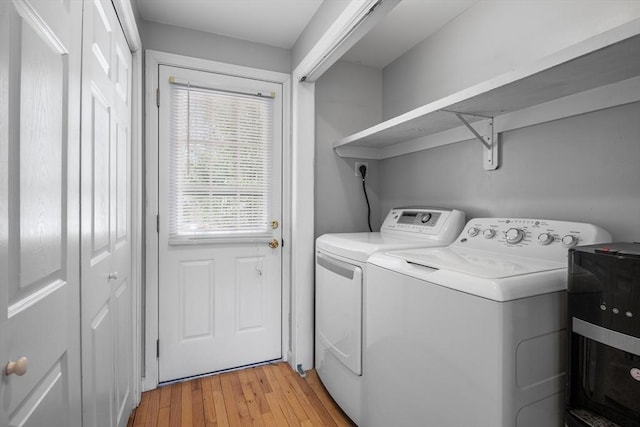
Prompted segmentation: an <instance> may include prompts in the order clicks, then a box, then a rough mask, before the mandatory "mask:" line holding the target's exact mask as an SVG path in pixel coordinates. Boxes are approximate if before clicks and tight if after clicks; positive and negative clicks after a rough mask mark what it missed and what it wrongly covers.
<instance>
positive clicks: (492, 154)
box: [450, 111, 500, 170]
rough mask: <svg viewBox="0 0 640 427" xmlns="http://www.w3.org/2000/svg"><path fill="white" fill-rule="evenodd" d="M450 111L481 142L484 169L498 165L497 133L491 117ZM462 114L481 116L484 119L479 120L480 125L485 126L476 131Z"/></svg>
mask: <svg viewBox="0 0 640 427" xmlns="http://www.w3.org/2000/svg"><path fill="white" fill-rule="evenodd" d="M450 112H451V113H453V114H455V115H456V117H457V118H458V120H460V121H461V122H462V124H463V125H465V126H466V127H467V129H469V130H470V131H471V133H472V134H473V135H474V136H475V137H476V138H477V139H478V141H480V142H481V143H482V145H483V147H482V166H483V167H484V169H485V170H495V169H497V168H498V166H500V159H499V157H498V133H497V132H496V130H495V128H494V126H493V117H484V116H478V115H475V114H468V113H457V112H455V111H450ZM463 115H467V116H473V117H482V118H484V119H486V120H484V121H482V122H481V125H482V126H484V127H485V129H484V132H482V133H480V132H478V131H477V130H476V128H474V127H473V126H471V123H469V122H468V121H467V119H465V118H464V117H463Z"/></svg>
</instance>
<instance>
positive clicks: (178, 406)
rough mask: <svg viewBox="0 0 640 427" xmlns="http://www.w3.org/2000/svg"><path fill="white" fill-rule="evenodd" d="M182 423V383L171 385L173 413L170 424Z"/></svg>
mask: <svg viewBox="0 0 640 427" xmlns="http://www.w3.org/2000/svg"><path fill="white" fill-rule="evenodd" d="M181 424H182V386H181V385H180V384H172V385H171V413H170V422H169V425H170V426H176V427H177V426H179V425H181Z"/></svg>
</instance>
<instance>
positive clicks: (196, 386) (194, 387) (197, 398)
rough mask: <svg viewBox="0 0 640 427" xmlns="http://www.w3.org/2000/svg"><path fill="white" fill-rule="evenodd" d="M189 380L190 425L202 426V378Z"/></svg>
mask: <svg viewBox="0 0 640 427" xmlns="http://www.w3.org/2000/svg"><path fill="white" fill-rule="evenodd" d="M190 382H191V413H192V420H193V421H192V423H191V424H192V425H193V426H194V427H204V402H203V400H202V379H201V378H197V379H195V380H192V381H190Z"/></svg>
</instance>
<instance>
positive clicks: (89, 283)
mask: <svg viewBox="0 0 640 427" xmlns="http://www.w3.org/2000/svg"><path fill="white" fill-rule="evenodd" d="M130 81H131V53H130V52H129V48H128V46H127V43H126V40H125V37H124V34H123V33H122V29H121V27H120V24H119V22H118V19H117V17H116V14H115V11H114V9H113V6H112V4H111V2H110V1H106V0H85V3H84V16H83V65H82V144H81V153H82V175H81V183H82V185H81V190H82V196H81V199H82V202H81V205H82V207H81V218H82V226H81V229H82V233H81V234H82V239H81V251H82V254H81V263H82V387H83V389H82V390H83V391H82V397H83V426H87V427H88V426H122V425H126V423H127V419H128V416H129V414H130V412H131V409H132V408H133V395H132V384H133V378H132V372H133V369H132V368H133V354H132V344H133V336H132V334H133V329H134V325H133V318H132V302H131V300H132V290H131V244H130V212H131V210H130V203H129V200H130V176H131V172H130V171H131V165H130V151H131V147H130V135H131V131H130V123H131V85H130Z"/></svg>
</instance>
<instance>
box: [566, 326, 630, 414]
mask: <svg viewBox="0 0 640 427" xmlns="http://www.w3.org/2000/svg"><path fill="white" fill-rule="evenodd" d="M572 320H573V322H572V323H573V342H572V345H571V347H572V349H571V350H572V351H571V374H570V375H571V389H570V397H571V398H570V406H572V407H573V409H572V410H570V414H571V415H572V416H573V418H574V419H575V418H577V419H580V420H582V423H583V424H579V423H578V425H589V422H588V420H589V418H590V417H592V416H593V415H592V414H593V413H596V414H600V415H601V416H603V417H605V418H607V419H609V420H611V421H614V422H616V423H617V424H619V425H620V426H632V425H633V426H637V425H640V339H639V338H636V337H632V336H630V335H626V334H622V333H620V332H616V331H612V330H610V329H606V328H602V327H600V326H597V325H594V324H592V323H589V322H586V321H584V320H581V319H578V318H575V317H574V318H573V319H572ZM585 414H586V415H585ZM570 425H574V424H571V423H570Z"/></svg>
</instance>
